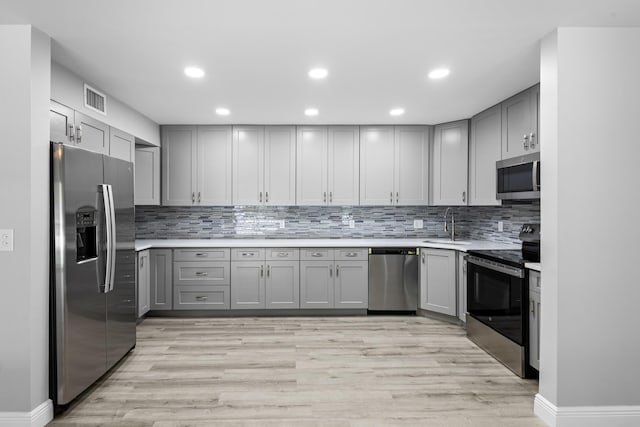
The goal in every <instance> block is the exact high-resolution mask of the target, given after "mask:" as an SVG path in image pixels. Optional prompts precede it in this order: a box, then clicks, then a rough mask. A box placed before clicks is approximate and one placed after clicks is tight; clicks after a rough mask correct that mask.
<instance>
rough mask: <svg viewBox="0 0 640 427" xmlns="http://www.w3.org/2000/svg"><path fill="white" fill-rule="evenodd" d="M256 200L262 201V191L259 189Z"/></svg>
mask: <svg viewBox="0 0 640 427" xmlns="http://www.w3.org/2000/svg"><path fill="white" fill-rule="evenodd" d="M258 201H259V202H260V203H262V191H261V192H260V194H259V195H258Z"/></svg>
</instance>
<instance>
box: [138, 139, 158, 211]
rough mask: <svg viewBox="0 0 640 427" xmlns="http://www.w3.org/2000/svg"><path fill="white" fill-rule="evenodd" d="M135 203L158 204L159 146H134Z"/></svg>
mask: <svg viewBox="0 0 640 427" xmlns="http://www.w3.org/2000/svg"><path fill="white" fill-rule="evenodd" d="M135 156H136V161H135V166H134V169H135V174H136V175H135V194H134V198H135V204H136V205H160V148H158V147H145V148H136V152H135Z"/></svg>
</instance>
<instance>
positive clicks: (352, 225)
mask: <svg viewBox="0 0 640 427" xmlns="http://www.w3.org/2000/svg"><path fill="white" fill-rule="evenodd" d="M349 228H356V221H355V220H353V219H350V220H349Z"/></svg>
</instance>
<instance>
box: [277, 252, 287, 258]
mask: <svg viewBox="0 0 640 427" xmlns="http://www.w3.org/2000/svg"><path fill="white" fill-rule="evenodd" d="M288 256H289V253H288V252H278V257H280V258H285V257H288Z"/></svg>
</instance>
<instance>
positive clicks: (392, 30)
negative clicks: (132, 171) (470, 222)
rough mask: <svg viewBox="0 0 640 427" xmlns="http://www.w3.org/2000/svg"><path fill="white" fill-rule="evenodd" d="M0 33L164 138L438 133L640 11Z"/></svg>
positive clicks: (70, 5)
mask: <svg viewBox="0 0 640 427" xmlns="http://www.w3.org/2000/svg"><path fill="white" fill-rule="evenodd" d="M0 23H30V24H33V25H34V26H36V27H37V28H39V29H41V30H42V31H44V32H45V33H47V34H49V35H50V36H51V37H52V38H53V40H54V43H53V57H54V60H55V61H57V62H58V63H60V64H62V65H64V66H66V67H67V68H70V69H72V70H74V71H75V72H76V73H77V74H79V75H80V76H83V77H84V78H86V79H87V80H89V81H92V82H93V83H94V84H95V85H96V86H98V88H99V89H102V90H104V91H105V92H107V93H109V94H110V95H112V96H115V97H116V98H118V99H120V100H121V101H123V102H125V103H126V104H129V105H130V106H131V107H133V108H135V109H136V110H139V111H140V112H142V113H144V114H145V115H147V116H148V117H150V118H151V119H153V120H154V121H156V122H158V123H160V124H170V123H173V124H179V123H264V124H274V123H293V124H304V123H309V124H311V123H335V124H340V123H359V124H364V123H375V124H386V123H389V124H392V123H397V124H406V123H414V124H419V123H427V124H433V123H441V122H445V121H450V120H456V119H461V118H468V117H470V116H471V115H473V114H475V113H477V112H479V111H481V110H483V109H485V108H487V107H489V106H491V105H493V104H495V103H497V102H499V101H500V100H502V99H504V98H505V97H507V96H509V95H512V94H514V93H516V92H518V91H520V90H522V89H525V88H526V87H528V86H531V85H533V84H534V83H536V82H537V81H538V79H539V65H538V62H539V54H538V43H539V40H540V38H541V37H543V36H544V35H546V34H547V33H549V32H550V31H552V30H553V29H554V28H556V27H558V26H604V25H607V26H609V25H610V26H631V25H640V1H638V0H599V1H597V0H591V1H589V0H529V1H521V0H438V1H434V0H215V1H214V0H180V1H179V0H174V1H169V0H108V1H104V0H39V1H36V0H0ZM188 65H197V66H200V67H202V68H204V69H205V71H206V73H207V74H206V76H205V77H204V78H203V79H201V80H198V81H194V80H190V79H188V78H187V77H185V76H184V74H183V69H184V67H186V66H188ZM316 66H324V67H326V68H328V69H329V73H330V74H329V77H328V78H327V79H326V80H324V81H313V80H311V79H309V78H308V76H307V72H308V70H309V69H310V68H312V67H316ZM441 66H446V67H449V68H450V69H451V75H450V76H449V77H448V78H446V79H444V80H440V81H432V80H429V79H428V78H427V73H428V72H429V71H430V70H431V69H433V68H436V67H441ZM220 106H225V107H228V108H229V109H231V115H229V116H227V117H224V118H223V117H219V116H216V115H215V114H214V109H215V108H216V107H220ZM307 107H316V108H318V109H319V110H320V114H319V115H318V116H317V117H314V118H310V117H306V116H305V115H304V113H303V112H304V110H305V108H307ZM393 107H403V108H404V109H405V110H406V113H405V115H404V116H401V117H391V116H389V114H388V112H389V110H390V109H391V108H393Z"/></svg>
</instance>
